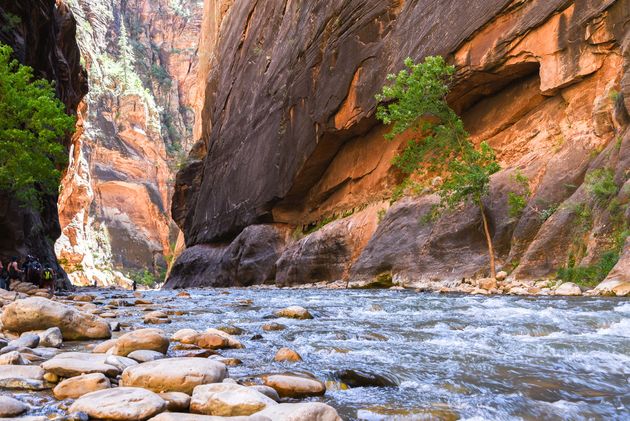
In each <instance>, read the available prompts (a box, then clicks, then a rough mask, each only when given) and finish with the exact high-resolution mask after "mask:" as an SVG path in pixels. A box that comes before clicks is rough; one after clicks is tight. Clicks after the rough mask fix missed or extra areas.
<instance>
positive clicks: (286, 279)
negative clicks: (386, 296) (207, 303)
mask: <svg viewBox="0 0 630 421" xmlns="http://www.w3.org/2000/svg"><path fill="white" fill-rule="evenodd" d="M218 9H219V10H220V14H219V16H220V18H221V19H220V20H219V22H218V26H216V27H218V34H217V35H216V36H215V35H212V36H211V37H212V42H206V43H205V44H204V45H203V48H202V51H201V52H200V55H201V56H202V57H204V61H208V60H210V59H211V60H212V62H213V63H216V65H213V66H210V67H208V70H207V72H206V73H204V76H203V78H202V79H201V80H200V82H201V83H203V84H204V85H205V92H204V95H203V100H204V105H203V108H202V111H201V115H200V124H201V128H200V134H201V139H202V140H201V142H199V143H198V144H197V146H196V147H195V148H194V149H193V153H192V154H191V156H190V158H189V161H188V163H187V165H186V166H185V167H184V168H183V169H182V170H181V171H180V172H179V173H178V175H177V180H176V187H175V193H174V197H173V208H172V213H173V217H174V219H175V221H176V222H177V223H178V225H179V226H180V228H181V229H182V231H183V232H184V234H185V240H186V245H187V249H186V251H184V253H183V254H182V255H181V256H180V257H179V258H178V260H177V262H176V264H175V265H174V267H173V270H172V272H171V276H170V278H169V280H168V282H167V286H169V287H174V288H177V287H185V286H191V285H194V286H204V285H211V286H231V285H251V284H256V283H276V284H277V285H296V284H306V283H312V282H320V281H327V282H329V281H336V280H343V281H346V282H348V283H350V284H351V285H366V284H370V283H379V282H380V283H385V284H391V283H392V282H393V283H395V284H402V285H406V286H416V287H425V286H430V285H432V284H435V283H442V284H448V283H449V282H457V281H460V280H461V279H462V278H465V277H476V276H485V275H487V266H488V255H487V249H486V245H485V241H484V236H483V231H482V228H481V219H480V215H479V211H478V210H476V209H475V208H474V207H465V208H463V209H459V210H458V211H455V212H447V213H444V214H442V215H441V216H440V217H439V218H438V219H437V220H434V221H432V222H425V221H424V220H425V218H423V217H424V216H425V215H426V214H427V213H428V212H429V211H430V210H431V207H432V205H433V204H435V203H436V202H437V200H438V199H437V196H436V195H435V194H433V193H432V191H431V186H428V187H426V188H425V189H424V191H423V192H422V193H421V194H417V193H412V192H408V194H406V195H405V197H403V198H402V199H400V200H398V201H395V202H393V201H391V200H390V199H391V197H392V190H393V189H394V188H395V187H396V186H397V185H398V184H399V183H400V181H401V180H402V174H400V173H399V172H398V171H397V170H396V168H395V167H393V165H392V158H393V157H394V156H395V155H396V153H397V152H398V151H400V149H401V147H403V146H404V144H405V142H406V140H407V138H406V136H404V135H403V136H400V137H398V138H396V139H395V140H393V141H391V142H388V141H385V140H384V138H383V135H384V134H385V133H387V131H388V128H387V127H384V126H382V125H381V124H380V123H378V121H377V120H376V119H375V117H374V114H375V110H376V107H377V105H378V104H377V102H376V100H375V94H377V93H378V92H380V89H381V87H382V86H383V84H384V83H385V80H386V75H387V74H389V73H393V72H396V71H398V70H399V69H400V68H401V67H402V63H403V60H404V59H405V58H406V57H412V58H413V59H414V60H415V61H420V60H422V59H423V57H425V56H427V55H436V54H440V55H443V56H445V57H446V58H447V59H448V60H449V61H450V62H451V63H453V64H454V65H455V66H456V68H457V73H456V83H455V85H454V87H453V90H452V93H451V95H450V96H449V102H450V104H451V105H452V106H453V108H454V109H455V110H456V111H457V112H458V113H459V114H460V115H461V116H462V117H463V119H464V122H465V124H466V128H467V130H468V131H469V132H470V134H471V136H472V139H473V140H474V141H475V142H480V141H482V140H487V141H488V142H489V143H490V145H491V146H492V147H493V148H494V149H495V150H496V151H497V154H498V158H499V160H500V162H501V165H502V168H503V170H502V171H501V172H499V173H498V174H496V175H495V176H493V178H492V183H491V184H492V185H491V192H490V195H489V196H488V199H487V200H486V203H485V207H486V209H487V211H488V214H489V218H490V227H491V232H492V236H493V239H494V242H495V245H496V254H497V259H498V264H499V267H500V268H501V269H504V270H506V271H508V272H510V274H511V276H512V277H514V278H519V279H536V278H539V277H547V276H553V275H554V274H555V272H556V271H557V270H558V269H559V268H561V267H563V266H565V265H567V264H568V263H570V262H573V263H574V264H578V265H579V264H582V265H588V264H592V263H593V262H596V261H597V260H598V259H599V258H600V257H601V256H602V255H603V254H604V253H605V252H606V251H607V250H610V249H611V248H612V247H613V243H614V242H615V241H619V237H620V236H623V235H624V234H623V230H624V228H627V223H628V222H627V221H628V220H630V210H628V201H629V200H630V199H629V196H630V182H629V181H628V179H629V177H630V174H629V168H630V132H629V131H628V130H627V128H628V122H629V117H628V109H630V44H629V42H630V41H629V40H630V33H629V31H630V1H629V0H616V1H615V0H603V1H589V0H576V1H569V0H546V1H542V0H540V1H537V0H530V1H523V0H491V1H473V2H467V5H466V7H465V8H463V7H462V4H461V2H459V1H455V0H423V1H401V0H388V1H378V0H333V1H329V2H326V4H323V3H322V2H287V1H283V0H269V1H265V2H261V1H257V0H243V1H240V2H234V4H232V3H231V2H219V1H209V2H206V21H207V20H208V12H209V11H212V12H213V13H215V14H214V15H213V16H214V18H215V20H214V22H215V23H216V22H217V21H216V16H217V15H216V11H217V10H218ZM464 9H465V10H464ZM203 65H204V64H203V63H202V66H203ZM516 174H523V175H524V176H526V177H527V180H528V190H529V194H527V195H526V200H527V206H526V207H525V208H524V209H523V211H522V212H521V213H520V214H518V215H510V212H509V209H508V204H507V195H508V193H509V192H511V191H518V189H519V188H520V187H519V185H518V183H516V182H515V180H514V179H515V175H516ZM604 179H606V180H604ZM604 181H607V182H609V183H613V184H614V186H615V189H614V192H612V193H611V194H609V195H608V196H607V197H605V198H604V199H605V200H604V199H602V197H601V196H598V194H597V192H596V191H595V190H596V189H594V185H596V184H597V183H600V182H604ZM629 246H630V244H629V243H626V245H625V253H622V258H621V259H620V261H619V263H618V268H617V269H616V270H614V271H613V272H611V276H613V277H617V278H618V279H617V280H619V281H629V279H628V276H629V275H628V274H627V272H625V271H623V270H622V268H623V267H627V265H628V261H627V260H628V257H629V255H630V253H629V252H628V247H629ZM624 265H625V266H624ZM619 274H620V275H619Z"/></svg>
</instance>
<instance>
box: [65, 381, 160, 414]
mask: <svg viewBox="0 0 630 421" xmlns="http://www.w3.org/2000/svg"><path fill="white" fill-rule="evenodd" d="M165 410H166V402H165V401H164V399H162V398H160V397H159V396H158V395H157V394H155V393H153V392H151V391H149V390H145V389H140V388H137V387H117V388H113V389H105V390H99V391H96V392H91V393H88V394H86V395H83V396H82V397H80V398H79V399H77V400H76V401H75V402H74V403H73V404H72V406H70V413H77V412H84V413H86V414H87V415H88V416H89V417H90V418H91V419H92V418H96V419H107V420H114V421H127V420H129V421H136V420H146V419H148V418H151V417H153V416H155V415H157V414H159V413H160V412H163V411H165Z"/></svg>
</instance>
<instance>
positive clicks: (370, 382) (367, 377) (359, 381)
mask: <svg viewBox="0 0 630 421" xmlns="http://www.w3.org/2000/svg"><path fill="white" fill-rule="evenodd" d="M334 375H335V377H336V378H337V379H339V381H340V382H342V383H344V384H346V385H348V386H349V387H391V386H397V385H398V384H397V382H396V381H395V380H393V379H390V378H388V377H387V376H384V375H382V374H377V373H371V372H369V371H363V370H341V371H337V372H335V374H334Z"/></svg>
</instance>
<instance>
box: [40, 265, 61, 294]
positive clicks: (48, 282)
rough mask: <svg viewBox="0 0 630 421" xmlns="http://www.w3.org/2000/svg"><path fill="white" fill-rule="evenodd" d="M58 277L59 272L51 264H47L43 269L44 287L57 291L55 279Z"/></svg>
mask: <svg viewBox="0 0 630 421" xmlns="http://www.w3.org/2000/svg"><path fill="white" fill-rule="evenodd" d="M56 278H57V274H56V273H55V270H54V269H53V268H51V267H50V266H46V268H45V269H44V270H43V271H42V285H41V287H42V288H47V289H48V290H50V291H51V292H52V293H54V292H55V279H56Z"/></svg>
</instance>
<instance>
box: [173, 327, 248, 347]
mask: <svg viewBox="0 0 630 421" xmlns="http://www.w3.org/2000/svg"><path fill="white" fill-rule="evenodd" d="M185 333H186V334H184V333H181V334H180V332H177V333H176V334H175V335H174V337H175V336H177V337H178V338H179V341H180V342H181V343H183V344H189V345H195V346H198V347H200V348H204V349H228V348H233V349H240V348H243V344H241V342H240V341H239V340H238V339H236V338H234V337H232V336H231V335H229V334H227V333H225V332H223V331H220V330H217V329H207V330H206V331H205V332H197V331H192V332H190V331H186V332H185Z"/></svg>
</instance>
